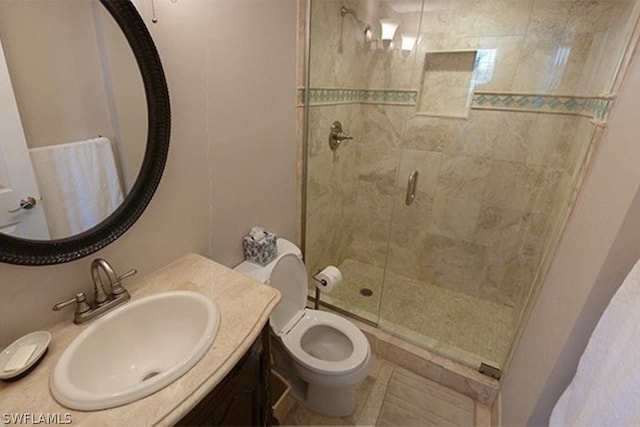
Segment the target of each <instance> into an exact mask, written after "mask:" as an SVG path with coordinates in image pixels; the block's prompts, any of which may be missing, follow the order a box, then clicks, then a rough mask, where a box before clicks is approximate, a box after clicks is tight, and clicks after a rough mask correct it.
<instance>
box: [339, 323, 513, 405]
mask: <svg viewBox="0 0 640 427" xmlns="http://www.w3.org/2000/svg"><path fill="white" fill-rule="evenodd" d="M350 320H351V321H352V322H353V323H354V324H355V325H356V326H357V327H358V328H359V329H360V330H361V331H362V332H364V334H365V336H366V337H367V339H368V340H369V344H370V345H371V350H372V351H373V352H374V353H375V354H376V355H378V356H380V357H382V358H384V359H386V360H388V361H389V362H392V363H395V364H396V365H398V366H401V367H403V368H405V369H407V370H409V371H411V372H413V373H415V374H417V375H420V376H421V377H424V378H427V379H429V380H431V381H434V382H436V383H438V384H440V385H443V386H445V387H448V388H450V389H452V390H455V391H457V392H459V393H462V394H464V395H465V396H469V397H470V398H472V399H473V400H476V401H478V402H480V403H482V404H484V405H487V406H489V407H492V406H493V404H494V402H495V401H496V398H497V396H498V392H499V389H500V382H499V381H498V380H495V379H493V378H489V377H487V376H485V375H483V374H481V373H480V372H478V371H477V370H474V369H473V368H470V367H468V366H465V365H462V364H460V363H457V362H454V361H452V360H450V359H447V358H445V357H443V356H440V355H438V354H435V353H433V352H431V351H429V350H425V349H423V348H421V347H418V346H416V345H414V344H411V343H409V342H406V341H403V340H401V339H399V338H396V337H394V336H392V335H390V334H388V333H386V332H384V331H381V330H380V329H377V328H376V327H374V326H371V325H368V324H366V323H364V322H360V321H358V320H355V319H350Z"/></svg>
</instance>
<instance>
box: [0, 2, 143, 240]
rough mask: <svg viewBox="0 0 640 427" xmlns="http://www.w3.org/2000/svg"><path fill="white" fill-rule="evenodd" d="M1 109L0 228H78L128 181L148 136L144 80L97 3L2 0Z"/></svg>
mask: <svg viewBox="0 0 640 427" xmlns="http://www.w3.org/2000/svg"><path fill="white" fill-rule="evenodd" d="M0 112H1V113H2V114H1V115H0V140H1V141H2V143H1V144H0V233H5V234H10V235H13V236H14V237H20V238H27V239H35V240H49V239H61V238H66V237H70V236H73V235H76V234H79V233H81V232H83V231H85V230H87V229H90V228H92V227H94V226H95V225H97V224H99V223H100V222H101V221H102V220H103V219H104V218H106V217H107V216H108V215H109V214H111V213H112V212H113V211H114V210H115V209H116V208H117V207H118V206H119V204H120V203H121V202H122V201H123V199H124V198H125V197H126V195H127V193H128V192H129V191H130V190H131V188H132V186H133V184H134V183H135V181H136V178H137V176H138V173H139V170H140V167H141V164H142V159H143V157H144V152H145V147H146V142H147V107H146V99H145V94H144V85H143V82H142V78H141V76H140V72H139V70H138V66H137V64H136V61H135V58H134V56H133V53H132V51H131V48H130V47H129V44H128V43H127V40H126V39H125V37H124V35H123V34H122V32H121V30H120V28H119V27H118V25H117V24H116V22H115V21H114V19H113V18H112V17H111V15H110V14H109V13H108V12H107V11H106V9H105V8H104V7H103V6H102V5H101V4H100V3H99V2H98V1H97V0H95V1H92V0H83V1H75V0H74V1H55V2H52V1H49V0H31V1H28V2H23V1H0ZM30 196H31V197H34V198H35V199H36V201H37V203H36V205H35V206H32V207H29V206H28V203H25V201H27V200H28V199H27V198H28V197H30ZM21 201H22V203H21ZM10 211H13V212H10Z"/></svg>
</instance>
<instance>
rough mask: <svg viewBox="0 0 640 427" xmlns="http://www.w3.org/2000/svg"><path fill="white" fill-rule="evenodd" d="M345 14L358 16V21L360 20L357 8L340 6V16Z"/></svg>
mask: <svg viewBox="0 0 640 427" xmlns="http://www.w3.org/2000/svg"><path fill="white" fill-rule="evenodd" d="M345 15H353V17H354V18H356V21H360V20H359V19H358V14H357V13H356V11H355V10H353V9H349V8H347V7H345V6H342V7H341V8H340V16H342V17H343V18H344V16H345Z"/></svg>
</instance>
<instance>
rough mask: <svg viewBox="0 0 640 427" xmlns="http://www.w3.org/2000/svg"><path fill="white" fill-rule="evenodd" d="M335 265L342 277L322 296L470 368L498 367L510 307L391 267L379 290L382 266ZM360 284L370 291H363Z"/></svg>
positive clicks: (509, 330)
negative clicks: (394, 271)
mask: <svg viewBox="0 0 640 427" xmlns="http://www.w3.org/2000/svg"><path fill="white" fill-rule="evenodd" d="M339 268H340V270H341V271H342V273H343V276H344V278H345V282H344V283H343V284H342V285H341V286H340V287H338V288H336V289H335V290H334V291H332V292H331V293H330V294H324V295H323V296H322V299H323V301H325V302H328V303H330V304H332V305H335V306H336V307H338V308H341V309H344V310H347V311H349V312H352V313H353V314H355V315H358V316H360V317H362V318H365V319H368V320H371V321H374V322H378V324H379V326H380V327H381V328H382V329H384V330H387V331H390V332H392V333H394V335H397V336H399V337H401V338H403V339H406V340H407V341H410V342H413V343H415V344H417V345H420V346H423V347H425V348H428V349H430V350H434V351H436V352H437V353H440V354H442V355H444V356H446V357H449V358H451V359H453V360H456V361H459V362H461V363H464V364H466V365H469V366H471V367H474V368H477V367H478V366H479V365H480V363H481V362H485V363H488V364H491V365H493V366H497V367H500V366H501V364H502V362H503V360H504V359H505V357H506V355H507V352H508V351H509V345H510V344H511V339H512V337H513V332H514V330H513V328H514V325H513V313H512V309H511V308H510V307H507V306H504V305H500V304H496V303H493V302H491V301H487V300H483V299H480V298H476V297H473V296H470V295H466V294H463V293H460V292H456V291H452V290H449V289H445V288H442V287H439V286H434V285H430V284H428V283H425V282H421V281H418V280H414V279H410V278H407V277H403V276H400V275H398V274H395V273H392V272H388V273H387V276H386V278H385V281H384V289H383V285H382V282H383V280H382V277H383V273H384V271H383V269H382V268H379V267H374V266H371V265H368V264H365V263H362V262H358V261H354V260H351V259H347V260H345V261H344V262H343V263H342V264H341V265H340V266H339ZM363 287H366V288H369V289H371V290H372V291H373V295H372V296H370V297H365V296H362V295H361V294H360V292H359V290H360V289H361V288H363ZM381 296H383V298H381ZM378 313H380V318H379V319H378V317H377V315H378Z"/></svg>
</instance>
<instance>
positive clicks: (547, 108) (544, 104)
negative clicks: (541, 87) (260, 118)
mask: <svg viewBox="0 0 640 427" xmlns="http://www.w3.org/2000/svg"><path fill="white" fill-rule="evenodd" d="M304 91H305V90H304V89H303V88H299V89H298V91H297V93H296V98H297V105H298V106H299V107H302V106H304ZM417 98H418V91H415V90H379V89H378V90H376V89H374V90H369V89H333V88H311V90H310V91H309V105H311V106H321V105H340V104H385V105H403V106H415V105H416V103H417ZM613 101H614V97H612V96H602V97H596V96H594V97H586V96H578V95H540V94H531V93H505V92H475V93H474V94H473V98H472V100H471V107H470V108H471V109H474V110H502V111H524V112H536V113H550V114H568V115H574V116H582V117H589V118H591V119H593V120H594V121H595V122H597V123H605V122H606V121H607V119H608V116H609V111H610V110H611V106H612V105H613Z"/></svg>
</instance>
